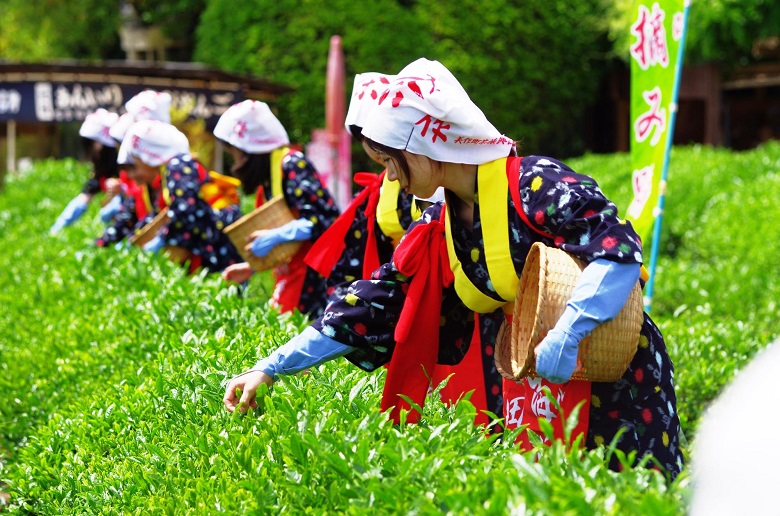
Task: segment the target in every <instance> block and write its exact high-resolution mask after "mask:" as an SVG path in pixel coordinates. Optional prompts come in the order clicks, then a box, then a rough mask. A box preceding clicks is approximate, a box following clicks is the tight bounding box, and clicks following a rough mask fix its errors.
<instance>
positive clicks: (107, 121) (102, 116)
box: [79, 108, 119, 147]
mask: <svg viewBox="0 0 780 516" xmlns="http://www.w3.org/2000/svg"><path fill="white" fill-rule="evenodd" d="M118 119H119V115H117V114H116V113H112V112H110V111H106V110H105V109H103V108H99V109H97V110H95V111H93V112H92V113H90V114H88V115H87V117H86V118H85V119H84V122H83V123H82V124H81V127H80V128H79V136H83V137H84V138H89V139H90V140H94V141H96V142H100V143H102V144H103V145H105V146H106V147H116V140H114V139H113V138H111V135H110V134H109V130H110V129H111V127H112V126H113V125H114V124H115V123H116V121H117V120H118Z"/></svg>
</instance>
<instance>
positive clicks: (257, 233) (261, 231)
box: [244, 229, 269, 251]
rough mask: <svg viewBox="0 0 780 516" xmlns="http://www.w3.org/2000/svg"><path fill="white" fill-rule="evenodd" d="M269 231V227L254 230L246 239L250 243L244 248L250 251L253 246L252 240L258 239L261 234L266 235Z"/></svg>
mask: <svg viewBox="0 0 780 516" xmlns="http://www.w3.org/2000/svg"><path fill="white" fill-rule="evenodd" d="M268 231H269V230H268V229H258V230H255V231H252V232H251V233H249V235H248V236H247V237H246V238H245V239H244V242H246V243H247V244H249V245H247V246H246V247H245V248H244V250H245V251H249V249H250V248H251V247H252V246H251V244H252V242H254V241H255V240H257V239H258V238H260V237H261V236H264V235H265V234H266V233H268Z"/></svg>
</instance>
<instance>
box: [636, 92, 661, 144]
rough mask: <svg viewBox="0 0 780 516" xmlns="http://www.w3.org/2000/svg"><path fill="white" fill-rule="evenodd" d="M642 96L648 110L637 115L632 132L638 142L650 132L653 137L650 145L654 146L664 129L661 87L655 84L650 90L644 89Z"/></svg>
mask: <svg viewBox="0 0 780 516" xmlns="http://www.w3.org/2000/svg"><path fill="white" fill-rule="evenodd" d="M642 96H643V97H644V99H645V102H647V103H648V104H649V105H650V110H649V111H646V112H645V113H642V114H641V115H639V118H637V119H636V121H635V122H634V134H636V140H637V141H639V142H643V141H645V140H646V139H647V138H648V136H650V133H651V132H652V133H653V137H652V138H651V140H650V145H653V146H655V145H656V144H657V143H658V142H659V141H660V140H661V135H662V134H663V133H664V132H665V131H666V110H665V109H661V89H660V88H659V87H658V86H656V87H655V88H653V89H652V90H650V91H645V92H643V93H642Z"/></svg>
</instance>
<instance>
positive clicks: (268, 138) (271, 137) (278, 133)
mask: <svg viewBox="0 0 780 516" xmlns="http://www.w3.org/2000/svg"><path fill="white" fill-rule="evenodd" d="M214 136H216V137H217V138H219V139H220V140H223V141H225V142H227V143H229V144H230V145H232V146H233V147H236V148H238V149H241V150H242V151H244V152H246V153H248V154H267V153H269V152H271V151H272V150H274V149H278V148H279V147H282V146H284V145H288V144H289V143H290V138H289V137H288V136H287V131H285V129H284V126H282V123H281V122H280V121H279V119H278V118H276V117H275V116H274V114H273V113H272V112H271V108H269V107H268V104H266V103H265V102H260V101H257V100H245V101H243V102H239V103H238V104H233V105H232V106H230V107H229V108H228V109H227V111H225V112H224V113H223V114H222V116H221V117H219V121H217V126H216V127H215V128H214Z"/></svg>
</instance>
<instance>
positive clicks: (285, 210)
mask: <svg viewBox="0 0 780 516" xmlns="http://www.w3.org/2000/svg"><path fill="white" fill-rule="evenodd" d="M292 220H295V215H294V214H293V212H292V211H291V210H290V208H289V206H287V202H286V201H285V200H284V197H283V196H281V195H277V196H276V197H273V198H271V199H270V200H269V201H266V202H265V203H263V204H262V206H260V207H258V208H255V209H254V210H252V211H251V212H249V213H247V214H246V215H244V216H242V217H241V218H240V219H238V220H237V221H235V222H233V223H232V224H230V225H229V226H227V227H226V228H225V229H223V230H222V231H223V232H224V233H225V234H226V235H227V236H228V238H229V239H230V241H231V242H232V243H233V245H234V246H235V248H236V250H237V251H238V253H239V254H240V255H241V257H242V258H243V259H244V261H246V262H247V263H249V265H250V266H251V267H252V269H253V270H255V271H263V270H267V269H271V268H273V267H276V266H278V265H281V264H284V263H289V262H290V260H291V259H292V257H293V256H294V255H295V254H296V253H297V252H298V251H299V250H300V248H301V246H302V245H303V242H297V241H295V242H285V243H282V244H278V245H276V246H274V248H273V249H271V252H270V253H269V254H268V255H267V256H264V257H262V258H260V257H257V256H255V255H254V254H252V253H251V251H246V250H245V249H244V247H245V246H246V243H245V241H244V239H245V238H246V237H247V236H248V235H249V234H250V233H252V232H253V231H255V230H258V229H274V228H277V227H280V226H282V225H284V224H286V223H287V222H290V221H292ZM269 221H270V222H271V223H269Z"/></svg>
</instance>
